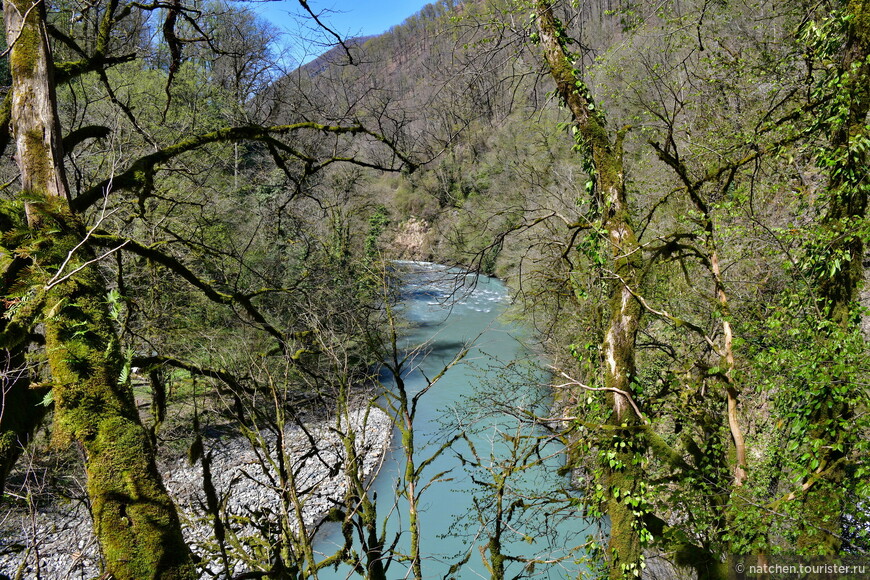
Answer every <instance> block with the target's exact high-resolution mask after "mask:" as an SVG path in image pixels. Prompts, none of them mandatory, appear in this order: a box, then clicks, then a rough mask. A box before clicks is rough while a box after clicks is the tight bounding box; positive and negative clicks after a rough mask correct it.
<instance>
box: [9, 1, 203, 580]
mask: <svg viewBox="0 0 870 580" xmlns="http://www.w3.org/2000/svg"><path fill="white" fill-rule="evenodd" d="M4 15H5V21H6V35H7V43H8V45H9V46H11V47H12V48H11V53H10V63H11V69H12V94H13V100H12V122H11V126H12V132H13V134H14V137H15V143H16V159H17V162H18V166H19V169H20V172H21V183H22V189H23V191H22V196H21V197H22V199H24V200H25V202H26V203H25V207H26V214H27V220H28V224H29V227H30V230H31V237H32V240H31V242H30V247H29V248H28V250H29V251H30V252H31V255H32V260H33V264H34V268H33V269H34V270H35V271H37V272H42V273H44V274H43V275H42V277H43V278H44V279H39V280H38V281H37V282H36V283H37V284H38V287H37V297H36V298H33V299H32V300H34V301H37V304H39V305H40V306H41V309H40V310H38V311H37V312H36V313H35V318H34V322H37V323H38V322H42V323H43V325H44V332H45V342H46V344H45V348H46V352H47V353H48V361H49V368H50V371H51V380H52V383H53V391H54V400H55V434H56V436H58V437H59V438H61V439H62V438H74V439H75V440H77V441H79V442H80V443H81V444H82V446H83V448H84V450H85V455H86V459H85V468H86V471H87V475H88V482H87V488H88V494H89V496H90V499H91V509H92V515H93V519H94V531H95V534H96V536H97V538H98V540H99V542H100V546H101V548H102V551H103V556H104V558H105V561H106V569H107V570H106V571H107V572H108V573H109V574H110V575H112V576H113V577H114V578H118V579H127V578H130V579H133V578H136V579H140V578H194V577H195V570H194V566H193V563H192V560H191V555H190V551H189V550H188V549H187V546H186V545H185V544H184V541H183V539H182V536H181V526H180V523H179V520H178V515H177V513H176V511H175V506H174V505H173V503H172V500H171V499H170V498H169V495H168V494H167V492H166V489H165V488H164V486H163V483H162V481H161V478H160V475H159V473H158V472H157V468H156V465H155V461H154V451H153V448H152V447H151V444H150V442H149V439H148V434H147V432H146V431H145V429H144V428H143V426H142V424H141V422H140V421H139V415H138V412H137V409H136V406H135V404H134V401H133V394H132V390H131V389H130V386H129V384H124V383H120V382H119V377H120V375H121V374H122V372H121V371H122V368H123V365H124V361H123V357H122V356H121V349H120V345H119V342H118V337H117V334H116V331H115V328H114V326H113V323H112V320H111V318H110V317H109V313H108V309H107V303H106V299H105V294H106V287H105V284H104V282H103V280H102V278H101V277H100V275H99V273H98V272H97V270H96V269H95V267H94V266H92V265H88V264H90V263H91V262H94V261H95V260H94V257H93V255H92V253H91V252H90V250H89V249H88V248H87V246H86V245H84V244H83V243H82V242H83V241H84V240H85V231H84V228H83V226H82V223H81V221H80V220H79V219H78V217H77V216H76V215H74V214H73V213H72V211H71V209H70V206H69V192H68V186H67V180H66V176H65V173H64V168H63V150H62V141H61V136H60V125H59V120H58V116H57V108H56V107H57V105H56V99H55V91H54V81H53V62H52V57H51V50H50V46H49V42H48V37H47V32H46V27H45V4H44V3H43V2H31V1H30V0H10V1H7V2H5V3H4Z"/></svg>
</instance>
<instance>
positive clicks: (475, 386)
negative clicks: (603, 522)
mask: <svg viewBox="0 0 870 580" xmlns="http://www.w3.org/2000/svg"><path fill="white" fill-rule="evenodd" d="M398 267H399V268H401V270H402V271H403V278H402V279H403V280H404V286H403V287H402V295H401V301H400V304H399V305H398V307H397V308H398V310H399V311H400V312H401V314H402V317H403V318H404V319H406V320H407V321H408V322H409V328H408V329H407V330H406V331H404V332H403V341H404V342H403V344H402V347H403V348H404V349H406V350H407V351H408V352H412V351H416V350H419V354H417V355H416V356H415V358H414V361H413V364H411V365H409V370H408V372H407V373H406V375H405V376H404V381H405V384H406V386H407V388H408V390H409V391H410V392H411V393H414V392H418V391H419V390H420V389H422V388H424V387H425V386H426V384H427V383H426V379H425V378H424V375H425V377H429V378H430V379H431V378H433V377H434V376H436V375H437V374H438V373H439V372H440V371H441V370H442V368H443V367H444V366H445V365H446V364H448V363H449V362H450V361H451V360H452V359H453V357H454V356H455V355H456V353H457V352H459V351H460V350H461V349H462V348H463V347H464V346H465V345H468V344H473V346H472V348H471V349H470V351H469V353H468V355H467V356H466V357H465V359H464V360H463V361H462V362H461V363H460V364H458V365H455V366H454V367H452V368H451V369H450V370H449V371H447V373H446V374H444V376H443V377H442V378H441V379H440V380H439V381H438V382H437V383H435V385H434V386H433V387H432V388H431V389H430V390H429V391H428V392H427V393H426V394H425V395H423V396H422V397H421V399H420V405H419V409H418V414H417V417H416V421H415V440H416V442H417V447H418V448H420V451H419V452H418V454H417V463H418V465H419V464H420V462H421V461H423V460H424V459H425V458H427V457H429V456H431V455H432V454H433V453H434V452H436V451H437V450H438V449H439V447H440V446H441V444H442V443H443V442H444V441H445V439H446V438H448V437H450V436H452V435H454V434H456V433H458V432H459V431H461V432H463V433H464V434H465V435H466V437H467V438H468V440H467V441H465V440H461V441H459V442H457V443H455V444H454V445H453V446H452V447H451V449H450V450H448V451H446V452H445V453H442V454H441V455H440V456H439V457H438V458H437V459H436V460H435V461H433V462H432V464H431V465H429V466H428V467H427V468H426V470H425V471H424V472H423V480H424V482H427V481H429V480H430V479H431V478H433V477H434V476H436V474H440V473H442V472H444V475H442V476H440V477H438V478H437V480H436V481H434V482H433V483H432V485H431V486H430V487H428V488H427V489H426V490H425V491H424V492H423V493H422V495H421V499H420V509H421V517H420V522H421V523H420V527H421V546H422V550H421V552H422V554H423V559H422V569H423V577H424V578H426V579H429V578H432V579H435V578H456V579H473V578H490V573H489V571H488V570H487V568H486V565H485V564H484V560H483V557H482V550H484V548H485V547H486V544H487V541H488V538H489V536H490V535H491V534H492V533H493V532H494V530H495V529H496V525H497V523H496V519H498V518H496V516H495V514H496V511H495V505H494V503H493V501H492V497H493V493H491V492H492V490H493V489H494V488H493V487H492V486H493V482H495V481H498V480H499V479H505V477H504V476H505V475H506V474H509V475H508V476H507V477H506V479H505V481H506V482H507V485H506V486H505V489H506V494H505V501H504V503H503V505H504V507H505V508H508V507H510V506H511V505H513V506H514V510H513V512H511V514H510V515H508V514H507V513H504V514H503V515H502V517H501V518H500V520H501V524H502V528H503V535H502V537H503V540H502V543H503V551H504V552H505V553H507V554H508V555H510V556H517V557H519V558H522V559H525V560H527V561H525V562H521V561H510V560H509V561H507V563H506V568H507V573H506V575H505V577H506V578H515V577H522V578H525V577H529V578H576V577H577V575H578V573H579V568H580V567H581V566H582V565H581V564H578V563H576V559H577V555H576V554H572V552H571V549H572V548H574V547H576V546H578V545H579V544H581V543H582V542H583V541H584V539H585V536H586V532H587V527H588V526H587V524H586V523H585V522H584V521H583V520H582V519H581V518H580V517H579V516H578V515H577V511H576V508H573V507H571V505H570V502H571V499H572V498H571V495H570V493H569V492H567V491H564V490H565V489H566V488H567V486H568V483H569V482H568V480H567V478H566V477H562V476H559V475H557V473H556V472H557V470H558V467H559V466H560V465H561V464H562V462H563V458H562V455H561V454H560V453H559V451H560V447H559V446H558V445H557V444H556V443H552V442H551V443H548V444H546V445H543V446H535V447H534V448H533V446H532V444H533V442H534V441H539V440H540V439H541V437H542V436H544V435H545V431H544V430H543V428H541V427H539V426H535V425H534V424H532V423H531V422H528V421H521V420H519V419H518V418H517V415H520V416H522V415H523V414H525V413H526V412H527V411H534V412H537V413H539V414H546V413H547V412H548V406H549V401H548V395H547V389H546V387H545V385H546V378H547V377H546V374H545V373H544V372H543V371H541V370H540V369H538V368H537V364H536V363H537V362H538V359H537V357H535V356H534V355H533V354H531V353H530V351H529V350H528V349H527V348H526V347H525V346H524V345H523V344H522V342H521V335H522V332H521V330H519V329H518V327H517V325H515V324H511V323H510V322H505V321H503V320H501V319H500V316H501V315H502V314H504V312H505V309H506V308H507V303H508V300H509V294H508V291H507V289H506V288H505V286H504V285H503V284H502V283H501V282H500V281H499V280H497V279H494V278H487V277H483V276H480V277H474V276H471V275H465V274H463V273H461V272H457V271H456V270H448V269H447V268H445V267H443V266H439V265H436V264H429V263H421V262H407V263H400V264H398ZM421 345H425V346H423V347H422V348H420V347H421ZM387 379H388V377H385V382H386V380H387ZM517 410H519V413H518V412H517ZM528 464H534V466H533V467H530V468H518V467H521V466H525V465H528ZM403 466H404V460H403V455H402V452H401V440H400V438H399V436H398V435H396V436H395V438H394V442H393V450H392V452H391V453H390V454H389V455H388V456H387V458H386V459H385V463H384V466H383V468H382V469H381V471H380V473H379V475H378V477H377V478H376V479H375V481H374V483H373V490H372V492H374V493H377V497H378V498H379V501H378V512H379V516H381V517H382V518H383V517H386V516H387V514H388V513H389V520H388V523H387V529H388V530H389V531H390V533H391V534H395V533H399V534H400V541H399V543H398V546H397V550H398V551H400V552H403V553H407V550H408V545H409V540H408V538H409V534H408V532H407V502H406V501H404V500H403V499H401V498H400V499H395V498H396V497H397V493H396V490H397V481H398V480H399V478H400V474H401V473H402V470H403ZM420 485H423V484H420ZM560 490H561V491H560ZM340 542H341V536H340V532H339V530H338V529H337V525H332V524H330V525H329V527H327V528H325V529H324V530H322V531H321V537H320V538H319V540H318V544H317V546H316V547H317V549H318V551H322V552H323V553H324V554H328V553H331V552H333V551H334V550H335V548H336V546H337V544H338V543H340ZM484 552H485V551H484ZM487 555H488V553H487ZM528 560H537V562H536V563H535V564H534V565H530V564H529V562H528ZM462 561H465V563H464V564H462V565H461V566H459V567H458V568H457V569H455V570H453V571H451V566H453V565H455V564H457V563H460V562H462ZM319 577H320V578H322V579H330V580H332V579H334V578H335V579H337V578H348V577H354V575H353V573H352V572H351V571H350V569H349V568H344V569H342V568H339V569H338V570H335V571H334V570H332V569H329V570H325V571H322V572H320V573H319ZM356 577H358V576H356ZM387 577H388V578H390V579H394V578H395V579H399V578H406V577H409V570H408V565H407V563H405V562H399V561H396V562H392V563H391V564H390V567H389V569H388V571H387Z"/></svg>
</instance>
